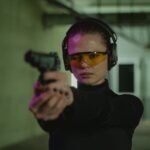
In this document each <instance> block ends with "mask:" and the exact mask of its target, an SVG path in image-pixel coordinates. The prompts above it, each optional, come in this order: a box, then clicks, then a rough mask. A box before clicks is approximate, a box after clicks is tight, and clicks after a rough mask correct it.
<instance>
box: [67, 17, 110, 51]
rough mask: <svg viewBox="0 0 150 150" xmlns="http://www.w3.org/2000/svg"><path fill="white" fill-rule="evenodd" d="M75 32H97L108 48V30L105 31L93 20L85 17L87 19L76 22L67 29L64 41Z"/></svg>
mask: <svg viewBox="0 0 150 150" xmlns="http://www.w3.org/2000/svg"><path fill="white" fill-rule="evenodd" d="M77 33H83V34H86V33H98V34H99V35H100V36H101V37H102V38H103V39H104V42H105V44H106V46H107V49H109V48H110V35H109V33H108V31H106V29H105V28H103V27H102V26H100V25H99V24H98V23H97V22H95V21H89V20H88V19H87V20H84V21H83V20H82V21H79V22H78V23H76V24H75V25H74V26H72V27H71V28H70V30H69V31H68V33H67V39H66V42H67V43H68V40H69V38H70V37H73V36H74V35H76V34H77Z"/></svg>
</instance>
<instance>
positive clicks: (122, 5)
mask: <svg viewBox="0 0 150 150" xmlns="http://www.w3.org/2000/svg"><path fill="white" fill-rule="evenodd" d="M35 1H36V3H38V5H39V6H40V8H41V10H42V11H43V18H42V20H43V25H44V26H45V27H49V26H50V25H51V23H52V21H50V20H53V22H55V23H58V24H67V23H72V20H74V19H78V18H81V17H84V16H87V15H88V16H94V17H97V18H100V19H103V20H104V21H106V22H108V23H111V24H112V25H114V26H118V27H120V29H121V27H122V26H126V27H130V28H131V27H136V26H137V25H138V26H142V27H145V26H149V28H148V32H146V33H147V35H146V38H147V39H146V38H145V39H146V40H145V42H144V45H149V44H148V43H150V42H149V40H150V0H35ZM120 31H121V30H120ZM131 31H132V29H131ZM121 34H122V35H123V36H125V37H126V36H127V34H126V33H121ZM140 34H141V33H140ZM144 34H145V33H144ZM139 36H141V35H139ZM144 36H145V35H144ZM127 38H129V37H128V36H127ZM130 38H131V39H132V40H133V41H134V42H137V43H139V41H138V40H137V37H132V34H131V35H130ZM148 38H149V39H148Z"/></svg>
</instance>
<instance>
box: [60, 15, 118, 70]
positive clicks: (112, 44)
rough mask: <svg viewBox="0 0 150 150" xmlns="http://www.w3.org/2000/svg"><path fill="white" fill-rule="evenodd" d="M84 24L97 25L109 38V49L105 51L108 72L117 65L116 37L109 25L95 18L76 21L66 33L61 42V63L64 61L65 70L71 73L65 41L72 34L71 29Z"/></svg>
mask: <svg viewBox="0 0 150 150" xmlns="http://www.w3.org/2000/svg"><path fill="white" fill-rule="evenodd" d="M84 22H86V23H87V25H88V23H94V24H97V25H98V26H99V28H101V29H102V30H103V31H104V32H105V33H106V34H107V35H108V37H109V48H108V50H107V52H108V70H110V69H111V68H112V67H113V66H115V65H116V64H117V60H118V56H117V43H116V42H117V35H116V33H115V32H114V31H113V30H112V29H111V28H110V27H109V25H107V24H106V23H105V22H103V21H101V20H99V19H96V18H84V19H81V20H79V21H77V22H76V23H74V24H73V25H72V26H71V27H70V28H69V30H68V31H67V33H66V36H65V37H64V39H63V42H62V51H63V61H64V66H65V70H70V71H71V67H70V64H69V62H68V59H67V55H68V46H67V41H68V37H69V34H70V33H72V31H73V29H74V28H75V27H76V26H77V25H79V24H80V23H84ZM79 32H80V31H79Z"/></svg>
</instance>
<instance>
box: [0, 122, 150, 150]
mask: <svg viewBox="0 0 150 150" xmlns="http://www.w3.org/2000/svg"><path fill="white" fill-rule="evenodd" d="M0 150H48V136H47V134H44V135H41V136H38V137H34V138H32V139H28V140H26V141H23V142H20V143H18V144H14V145H11V146H9V147H5V148H2V149H0ZM132 150H150V121H146V122H142V123H141V124H140V125H139V126H138V128H137V129H136V131H135V134H134V137H133V148H132Z"/></svg>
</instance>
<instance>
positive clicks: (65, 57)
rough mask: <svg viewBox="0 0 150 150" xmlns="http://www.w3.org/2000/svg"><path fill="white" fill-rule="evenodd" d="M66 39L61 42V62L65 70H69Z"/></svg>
mask: <svg viewBox="0 0 150 150" xmlns="http://www.w3.org/2000/svg"><path fill="white" fill-rule="evenodd" d="M66 39H67V37H65V38H64V40H63V42H62V52H63V61H64V67H65V70H71V69H70V65H69V62H68V49H67V43H66V42H67V41H66Z"/></svg>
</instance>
